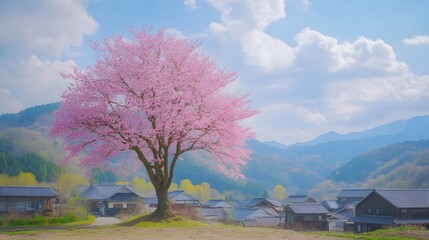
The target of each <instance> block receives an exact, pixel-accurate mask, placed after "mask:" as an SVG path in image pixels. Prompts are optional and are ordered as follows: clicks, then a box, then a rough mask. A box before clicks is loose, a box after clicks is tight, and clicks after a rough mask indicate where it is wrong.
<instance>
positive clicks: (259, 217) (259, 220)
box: [231, 207, 280, 227]
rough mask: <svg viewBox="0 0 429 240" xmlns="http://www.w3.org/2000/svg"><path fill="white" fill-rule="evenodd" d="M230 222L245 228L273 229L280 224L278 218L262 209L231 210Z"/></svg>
mask: <svg viewBox="0 0 429 240" xmlns="http://www.w3.org/2000/svg"><path fill="white" fill-rule="evenodd" d="M231 215H232V221H234V222H235V223H239V224H242V225H244V226H246V227H256V226H258V227H273V226H278V225H279V224H280V216H279V215H274V216H273V215H272V213H270V212H268V211H266V210H265V209H264V208H240V207H237V208H233V209H232V214H231Z"/></svg>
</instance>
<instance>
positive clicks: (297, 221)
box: [284, 203, 328, 230]
mask: <svg viewBox="0 0 429 240" xmlns="http://www.w3.org/2000/svg"><path fill="white" fill-rule="evenodd" d="M284 214H285V228H286V229H297V230H304V229H311V230H328V222H327V214H328V210H326V208H325V207H323V206H322V204H320V203H290V204H288V205H286V207H285V209H284Z"/></svg>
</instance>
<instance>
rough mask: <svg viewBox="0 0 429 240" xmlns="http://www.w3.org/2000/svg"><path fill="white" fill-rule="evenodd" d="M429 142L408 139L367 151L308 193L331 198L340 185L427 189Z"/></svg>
mask: <svg viewBox="0 0 429 240" xmlns="http://www.w3.org/2000/svg"><path fill="white" fill-rule="evenodd" d="M428 172H429V141H428V140H421V141H408V142H402V143H397V144H392V145H388V146H385V147H381V148H378V149H374V150H371V151H368V152H366V153H363V154H360V155H359V156H357V157H355V158H353V159H352V160H351V161H349V162H348V163H346V164H345V165H344V166H342V167H340V168H338V169H337V170H335V171H334V172H333V173H332V174H331V175H330V176H329V177H328V179H327V180H325V181H323V182H321V183H319V184H317V185H316V186H315V187H314V188H313V189H312V190H311V191H310V192H311V193H312V194H313V195H314V196H316V197H319V198H325V199H326V198H329V197H331V198H332V197H333V195H334V193H338V191H339V190H340V189H342V188H429V174H428Z"/></svg>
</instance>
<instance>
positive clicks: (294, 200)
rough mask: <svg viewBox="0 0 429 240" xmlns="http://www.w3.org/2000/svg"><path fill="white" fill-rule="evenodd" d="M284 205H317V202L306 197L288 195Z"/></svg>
mask: <svg viewBox="0 0 429 240" xmlns="http://www.w3.org/2000/svg"><path fill="white" fill-rule="evenodd" d="M285 203H286V204H288V203H317V201H316V200H314V199H313V198H311V197H309V196H308V195H289V196H288V197H287V198H286V200H285ZM286 204H285V205H286Z"/></svg>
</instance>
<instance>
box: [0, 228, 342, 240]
mask: <svg viewBox="0 0 429 240" xmlns="http://www.w3.org/2000/svg"><path fill="white" fill-rule="evenodd" d="M6 239H7V240H30V239H31V240H32V239H43V240H57V239H61V240H68V239H70V240H71V239H73V240H74V239H79V240H84V239H89V240H113V239H121V240H125V239H126V240H133V239H139V240H141V239H151V240H152V239H154V240H185V239H186V240H190V239H213V240H221V239H236V240H256V239H258V240H260V239H262V240H277V239H297V240H298V239H310V240H313V239H319V240H323V239H326V240H329V239H331V240H339V239H340V238H336V237H326V236H317V235H311V234H307V233H301V232H294V231H288V230H283V229H267V228H244V227H225V226H202V227H192V228H136V227H98V228H88V229H70V230H53V231H32V232H27V233H24V234H18V235H5V234H1V233H0V240H6Z"/></svg>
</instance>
